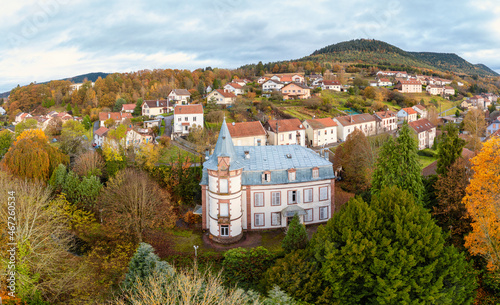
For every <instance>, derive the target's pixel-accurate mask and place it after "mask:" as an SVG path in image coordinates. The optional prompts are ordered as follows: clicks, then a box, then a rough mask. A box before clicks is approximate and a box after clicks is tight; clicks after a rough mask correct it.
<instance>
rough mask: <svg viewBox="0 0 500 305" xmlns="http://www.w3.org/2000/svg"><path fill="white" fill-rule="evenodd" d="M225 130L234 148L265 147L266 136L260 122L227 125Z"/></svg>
mask: <svg viewBox="0 0 500 305" xmlns="http://www.w3.org/2000/svg"><path fill="white" fill-rule="evenodd" d="M227 129H228V130H229V133H230V134H231V138H232V139H233V144H234V145H235V146H262V145H266V142H267V135H266V131H265V130H264V127H263V126H262V124H261V123H260V121H253V122H240V123H234V122H233V123H228V124H227Z"/></svg>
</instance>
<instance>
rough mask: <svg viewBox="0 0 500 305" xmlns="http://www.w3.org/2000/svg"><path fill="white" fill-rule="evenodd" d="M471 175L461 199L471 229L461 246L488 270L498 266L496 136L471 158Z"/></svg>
mask: <svg viewBox="0 0 500 305" xmlns="http://www.w3.org/2000/svg"><path fill="white" fill-rule="evenodd" d="M472 165H473V167H472V169H473V171H474V177H473V178H472V180H471V181H470V184H469V186H468V187H467V190H466V192H467V195H466V196H465V197H464V199H463V202H464V204H465V206H466V207H467V211H468V212H469V214H470V216H471V218H472V232H471V233H470V234H469V235H467V236H466V238H465V246H466V247H467V248H469V251H470V252H471V253H472V254H475V255H481V256H483V257H484V258H485V259H486V261H487V263H488V265H487V267H488V269H489V270H491V271H495V270H499V269H500V268H499V267H500V138H498V137H494V138H492V139H491V140H489V141H487V142H486V143H484V145H483V148H482V149H481V151H480V153H479V154H478V155H477V156H476V157H474V158H473V159H472Z"/></svg>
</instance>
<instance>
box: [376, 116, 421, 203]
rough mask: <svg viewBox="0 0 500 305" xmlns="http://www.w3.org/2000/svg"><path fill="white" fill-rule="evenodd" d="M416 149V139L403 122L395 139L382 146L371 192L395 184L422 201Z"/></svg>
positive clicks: (418, 200) (377, 191)
mask: <svg viewBox="0 0 500 305" xmlns="http://www.w3.org/2000/svg"><path fill="white" fill-rule="evenodd" d="M417 151H418V144H417V140H416V138H415V136H414V134H413V132H412V131H411V129H410V127H409V126H408V123H407V122H404V123H403V127H402V128H401V131H400V133H399V137H398V138H397V139H396V141H393V140H389V141H387V142H386V143H384V145H383V146H382V149H381V151H380V154H379V157H378V160H377V164H376V168H375V171H374V173H373V180H372V192H373V193H374V194H378V193H379V192H380V190H381V189H382V188H383V187H384V186H391V185H396V186H398V187H399V188H401V189H403V190H407V191H408V192H409V193H410V194H412V195H413V196H414V197H415V200H416V201H417V202H422V200H423V196H424V185H423V183H422V176H421V174H420V172H421V166H420V163H419V162H418V156H417Z"/></svg>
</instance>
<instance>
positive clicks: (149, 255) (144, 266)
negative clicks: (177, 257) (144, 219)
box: [122, 243, 174, 289]
mask: <svg viewBox="0 0 500 305" xmlns="http://www.w3.org/2000/svg"><path fill="white" fill-rule="evenodd" d="M154 273H160V274H161V273H165V275H170V276H172V275H173V274H174V270H173V269H172V267H171V266H170V265H169V264H168V263H167V262H163V261H160V258H159V257H158V255H156V254H155V253H154V248H153V247H152V246H151V245H149V244H146V243H140V244H139V247H138V248H137V251H136V252H135V254H134V256H132V259H131V260H130V263H129V265H128V271H127V274H126V275H125V280H124V281H123V283H122V288H123V289H132V288H133V287H134V286H135V285H134V284H135V283H136V282H137V281H138V280H145V279H147V278H148V277H150V276H152V275H153V274H154Z"/></svg>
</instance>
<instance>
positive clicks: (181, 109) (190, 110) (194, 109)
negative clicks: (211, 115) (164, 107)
mask: <svg viewBox="0 0 500 305" xmlns="http://www.w3.org/2000/svg"><path fill="white" fill-rule="evenodd" d="M202 113H203V105H201V104H192V105H178V106H175V108H174V114H202Z"/></svg>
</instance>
